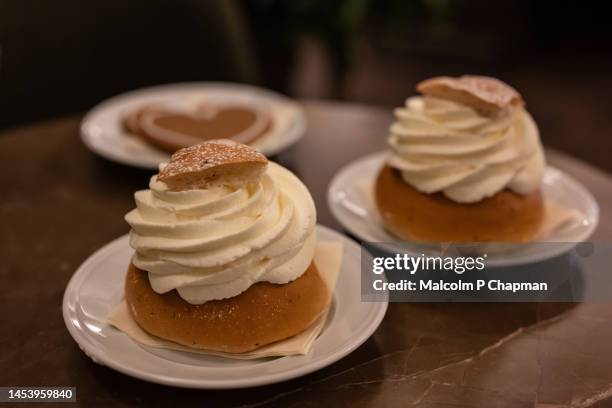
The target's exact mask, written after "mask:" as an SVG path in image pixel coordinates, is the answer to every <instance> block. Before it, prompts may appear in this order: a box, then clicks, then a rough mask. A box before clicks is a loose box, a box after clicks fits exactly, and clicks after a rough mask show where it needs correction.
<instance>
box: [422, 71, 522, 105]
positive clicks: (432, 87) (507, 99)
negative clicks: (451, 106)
mask: <svg viewBox="0 0 612 408" xmlns="http://www.w3.org/2000/svg"><path fill="white" fill-rule="evenodd" d="M417 90H418V91H419V92H421V93H422V94H423V95H428V96H433V97H435V98H440V99H447V100H451V101H453V102H457V103H461V104H464V105H468V106H471V107H472V108H474V109H476V110H478V111H480V112H482V113H487V114H494V113H496V112H498V111H499V110H501V109H504V108H505V107H507V106H509V105H511V104H513V105H523V98H522V97H521V95H520V94H519V93H518V92H517V91H516V90H515V89H514V88H512V87H511V86H510V85H508V84H506V83H505V82H502V81H500V80H499V79H495V78H491V77H486V76H478V75H463V76H461V77H459V78H453V77H446V76H441V77H435V78H430V79H426V80H424V81H422V82H420V83H419V84H418V85H417Z"/></svg>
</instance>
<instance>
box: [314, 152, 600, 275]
mask: <svg viewBox="0 0 612 408" xmlns="http://www.w3.org/2000/svg"><path fill="white" fill-rule="evenodd" d="M388 154H389V151H388V150H379V151H376V152H372V153H369V154H367V155H364V156H361V157H358V158H356V159H355V160H352V161H350V162H348V163H346V164H345V165H344V166H342V167H341V168H340V169H339V170H338V171H336V173H335V174H334V176H333V177H332V179H331V180H330V182H329V184H328V188H327V195H326V199H327V206H328V207H329V209H330V212H331V213H332V215H333V216H334V219H335V220H336V221H337V222H338V223H339V224H340V225H341V226H342V228H344V229H345V230H346V231H348V232H349V233H350V234H352V235H353V236H355V237H356V238H358V239H359V240H362V241H365V242H370V243H372V244H375V242H374V241H370V240H369V238H368V237H365V236H363V235H362V234H360V233H359V232H358V231H357V230H356V229H355V228H354V227H353V226H352V225H351V224H350V223H346V222H345V220H344V218H343V216H342V215H341V214H340V215H339V212H340V211H341V210H340V209H339V205H338V204H337V203H336V202H335V199H334V195H335V194H336V192H337V191H338V190H340V188H339V185H340V179H342V178H345V177H346V175H347V174H350V172H351V170H352V169H353V168H357V167H359V166H360V165H363V163H364V162H367V161H375V160H380V161H382V160H384V157H385V156H386V155H388ZM546 170H547V171H553V172H555V173H557V174H560V175H561V176H562V177H563V178H564V179H565V180H566V181H567V182H568V183H569V184H570V185H571V186H572V188H573V189H576V190H579V191H580V192H581V194H582V195H583V196H584V197H585V198H586V200H587V202H588V206H589V207H590V209H591V211H592V212H590V213H589V214H592V216H593V222H592V223H591V225H590V226H589V228H588V229H587V230H586V231H585V232H584V233H583V234H581V235H580V237H579V238H580V239H579V240H577V241H575V242H572V244H573V245H575V244H577V243H579V242H584V241H586V240H587V239H588V238H589V237H590V236H592V235H593V233H594V232H595V230H596V229H597V226H598V225H599V220H600V212H601V210H600V207H599V203H598V202H597V200H596V199H595V196H593V194H592V193H591V192H590V191H589V189H588V188H586V187H585V186H584V185H583V184H582V183H581V182H580V181H579V180H577V179H576V178H574V177H573V176H572V175H570V174H568V173H567V172H565V171H563V170H561V169H560V168H558V167H556V166H552V165H549V164H547V165H546ZM345 190H346V189H345ZM389 242H391V241H389ZM394 242H397V243H402V242H403V241H400V240H396V241H394ZM564 248H565V247H564ZM569 249H571V248H570V247H568V248H566V249H564V250H563V251H561V252H559V253H556V254H554V255H550V256H543V257H539V258H537V259H535V258H534V259H532V258H530V259H528V260H524V261H521V260H520V259H519V260H516V259H515V258H513V259H515V262H512V261H509V262H508V261H506V262H498V263H499V264H498V263H496V264H495V265H492V266H512V265H523V264H527V263H534V262H540V261H543V260H546V259H550V258H552V257H554V256H558V255H560V254H561V253H564V252H566V251H567V250H569Z"/></svg>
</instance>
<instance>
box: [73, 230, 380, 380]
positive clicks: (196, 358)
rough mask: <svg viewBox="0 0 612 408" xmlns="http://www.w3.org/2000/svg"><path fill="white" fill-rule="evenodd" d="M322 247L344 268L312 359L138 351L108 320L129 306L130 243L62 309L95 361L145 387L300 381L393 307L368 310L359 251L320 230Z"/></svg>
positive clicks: (76, 280)
mask: <svg viewBox="0 0 612 408" xmlns="http://www.w3.org/2000/svg"><path fill="white" fill-rule="evenodd" d="M317 234H318V237H319V239H320V240H321V241H342V243H343V246H344V254H343V258H342V267H341V271H340V274H339V275H338V281H337V284H336V288H335V291H334V294H333V301H332V305H331V310H330V312H329V314H328V317H327V321H326V323H325V326H324V328H323V331H322V332H321V334H320V335H319V337H318V338H317V339H316V340H315V343H314V345H313V347H312V350H310V352H309V353H308V354H307V355H303V356H289V357H282V358H265V359H256V360H233V359H228V358H222V357H215V356H207V355H201V354H196V353H188V352H180V351H174V350H167V349H154V348H150V347H146V346H143V345H140V344H138V343H136V342H135V341H133V340H132V339H131V338H129V337H128V336H127V335H125V334H124V333H122V332H121V331H119V330H117V329H115V328H114V327H111V326H110V325H109V324H108V323H107V322H106V319H107V317H108V315H109V314H110V312H111V310H112V309H113V307H114V306H115V305H117V304H118V303H119V302H120V301H121V299H122V298H123V284H124V280H125V274H126V272H127V265H128V264H129V262H130V259H131V257H132V254H133V250H132V249H131V248H130V247H129V245H128V236H127V235H124V236H122V237H120V238H117V239H116V240H114V241H112V242H110V243H109V244H107V245H106V246H104V247H102V248H100V249H99V250H98V251H97V252H95V253H94V254H93V255H91V256H90V257H89V258H88V259H87V260H86V261H85V262H84V263H83V264H82V265H81V266H80V267H79V268H78V269H77V271H76V272H75V273H74V275H73V276H72V278H71V279H70V282H69V283H68V286H67V287H66V291H65V293H64V301H63V315H64V322H65V323H66V327H67V328H68V331H69V332H70V334H71V335H72V337H73V338H74V340H75V341H76V342H77V343H78V345H79V347H80V348H81V350H83V352H85V354H87V355H88V356H89V357H90V358H91V359H92V360H94V361H95V362H97V363H99V364H103V365H106V366H108V367H110V368H113V369H115V370H117V371H120V372H122V373H124V374H127V375H130V376H133V377H136V378H140V379H143V380H147V381H151V382H155V383H160V384H166V385H172V386H177V387H186V388H206V389H224V388H243V387H253V386H258V385H264V384H271V383H276V382H281V381H285V380H289V379H291V378H295V377H299V376H302V375H305V374H308V373H311V372H313V371H315V370H319V369H321V368H323V367H326V366H328V365H330V364H332V363H333V362H335V361H337V360H339V359H341V358H342V357H344V356H346V355H347V354H349V353H350V352H352V351H353V350H355V349H356V348H357V347H359V346H360V345H361V344H362V343H363V342H365V341H366V340H367V339H368V338H369V337H370V336H371V335H372V333H373V332H374V331H375V330H376V328H377V327H378V326H379V324H380V322H381V321H382V319H383V317H384V316H385V312H386V310H387V302H362V301H361V279H360V271H361V268H360V263H361V253H360V247H359V245H357V244H356V243H355V242H354V241H352V240H350V239H349V238H346V237H345V236H344V235H342V234H339V233H338V232H335V231H333V230H331V229H329V228H326V227H323V226H320V225H319V226H317Z"/></svg>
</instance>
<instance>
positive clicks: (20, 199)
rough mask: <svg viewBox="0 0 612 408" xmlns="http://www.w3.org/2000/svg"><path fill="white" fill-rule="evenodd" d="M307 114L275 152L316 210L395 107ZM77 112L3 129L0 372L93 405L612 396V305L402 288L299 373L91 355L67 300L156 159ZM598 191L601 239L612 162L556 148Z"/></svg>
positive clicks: (6, 381)
mask: <svg viewBox="0 0 612 408" xmlns="http://www.w3.org/2000/svg"><path fill="white" fill-rule="evenodd" d="M304 105H305V107H306V112H307V118H308V126H309V130H308V132H307V135H306V136H305V137H304V139H303V140H302V141H301V142H300V143H299V144H297V145H296V146H294V147H293V148H292V149H290V150H288V151H286V152H284V153H282V154H280V155H279V156H277V157H275V158H274V159H275V160H277V161H279V162H281V163H282V164H283V165H285V166H287V167H289V168H290V169H292V170H293V171H294V172H295V173H296V174H297V175H298V176H299V177H300V178H302V179H303V180H304V182H305V183H306V184H307V185H308V187H309V188H310V190H311V192H312V194H313V196H314V198H315V202H316V204H317V207H318V213H319V222H320V223H322V224H324V225H327V226H330V227H332V228H336V229H341V228H340V226H339V224H338V223H337V222H336V221H335V220H334V219H333V218H332V216H331V214H330V212H329V210H328V208H327V204H326V199H325V195H326V190H327V186H328V183H329V180H330V179H331V177H332V176H333V175H334V173H335V172H336V171H337V170H338V169H339V168H340V167H341V166H343V165H344V164H346V163H348V162H350V161H351V160H354V159H355V158H358V157H360V156H362V155H364V154H367V153H370V152H372V151H376V150H379V149H382V148H384V145H385V139H386V134H387V131H386V129H387V127H388V126H389V123H390V121H391V119H392V118H391V114H390V112H388V111H386V110H382V109H380V108H374V107H368V106H363V105H352V104H341V103H333V102H321V101H305V102H304ZM79 121H80V118H79V117H68V118H61V119H57V120H53V121H48V122H44V123H38V124H33V125H29V126H24V127H20V128H16V129H13V130H10V131H5V132H3V133H1V134H0V163H1V164H0V168H1V169H2V176H1V177H0V197H1V199H0V225H1V227H0V257H1V258H2V260H3V266H2V268H0V280H1V281H2V282H3V284H2V285H1V286H0V305H1V306H0V312H1V313H2V321H3V328H2V331H0V333H1V334H0V347H1V349H2V353H1V354H0V368H1V370H0V385H2V386H8V385H13V386H15V385H21V386H25V385H31V386H34V385H36V386H55V385H56V386H59V385H71V386H76V387H77V395H78V404H79V405H83V406H105V407H111V406H133V405H144V406H156V405H165V404H173V405H175V406H181V407H183V406H202V405H205V406H216V407H217V406H218V407H223V406H262V407H267V406H270V407H273V406H291V407H309V406H332V405H335V406H353V407H361V406H391V407H394V406H416V407H532V406H537V407H587V406H594V407H605V406H612V305H610V304H604V303H600V304H560V303H545V304H533V303H506V304H412V303H394V304H391V305H390V306H389V309H388V313H387V315H386V317H385V319H384V321H383V323H382V324H381V326H380V328H379V329H378V330H377V331H376V332H375V334H374V335H373V336H372V337H371V338H370V339H369V340H368V341H367V342H366V343H365V344H364V345H363V346H361V347H360V348H358V349H357V350H356V351H354V352H353V353H351V354H350V355H349V356H347V357H346V358H344V359H342V360H340V361H339V362H337V363H335V364H333V365H331V366H329V367H327V368H325V369H322V370H320V371H318V372H315V373H313V374H310V375H307V376H305V377H302V378H298V379H294V380H291V381H287V382H284V383H280V384H275V385H270V386H265V387H258V388H252V389H244V390H234V391H197V390H184V389H174V388H169V387H165V386H160V385H155V384H150V383H146V382H143V381H140V380H136V379H133V378H130V377H127V376H125V375H123V374H120V373H117V372H115V371H113V370H111V369H109V368H106V367H103V366H100V365H97V364H95V363H93V362H92V361H91V360H90V359H89V358H88V357H87V356H85V354H83V353H82V352H81V351H80V350H79V348H78V346H77V345H76V343H75V342H74V341H73V340H72V338H71V337H70V335H69V334H68V331H67V330H66V329H65V327H64V323H63V320H62V316H61V301H62V295H63V291H64V288H65V285H66V283H67V282H68V280H69V278H70V276H71V275H72V273H73V272H74V270H75V269H76V268H77V267H78V266H79V264H80V263H81V262H82V261H83V260H84V259H85V258H87V257H88V256H89V255H90V254H91V253H92V252H93V251H95V250H96V249H98V248H99V247H100V246H102V245H103V244H105V243H107V242H108V241H110V240H112V239H114V238H116V237H117V236H119V235H122V234H125V233H126V232H127V231H128V226H127V225H126V224H125V222H124V221H123V215H124V214H125V213H126V212H127V211H129V210H130V209H131V208H132V207H133V198H132V193H133V192H134V191H135V190H137V189H140V188H143V187H144V186H145V185H146V183H147V180H148V178H149V176H150V173H149V172H146V171H143V170H138V169H133V168H129V167H125V166H121V165H118V164H114V163H110V162H108V161H106V160H104V159H101V158H99V157H97V156H95V155H94V154H93V153H91V152H89V151H88V150H87V149H86V148H85V147H84V146H83V144H82V143H81V142H80V140H79V136H78V125H79ZM547 157H548V160H549V162H551V163H552V164H554V165H555V166H557V167H559V168H561V169H563V170H564V171H566V172H568V173H570V174H571V175H573V176H574V177H575V178H577V179H578V180H580V181H581V182H582V183H584V185H586V186H587V187H588V188H589V190H590V191H591V192H592V193H593V194H594V195H595V197H596V198H597V200H598V202H599V204H600V207H601V223H600V226H599V228H598V229H597V231H596V232H595V235H594V237H593V240H598V241H610V240H612V218H610V214H612V177H611V176H610V175H608V174H606V173H604V172H602V171H600V170H598V169H596V168H594V167H592V166H590V165H588V164H586V163H584V162H581V161H578V160H575V159H573V158H571V157H569V156H567V155H564V154H561V153H559V152H556V151H552V150H548V151H547Z"/></svg>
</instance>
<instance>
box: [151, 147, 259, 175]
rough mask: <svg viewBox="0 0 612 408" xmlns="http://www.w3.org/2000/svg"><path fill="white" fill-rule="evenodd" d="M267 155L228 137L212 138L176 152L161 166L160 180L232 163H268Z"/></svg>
mask: <svg viewBox="0 0 612 408" xmlns="http://www.w3.org/2000/svg"><path fill="white" fill-rule="evenodd" d="M267 162H268V160H267V159H266V157H265V156H264V155H263V154H261V153H259V152H258V151H256V150H255V149H253V148H251V147H249V146H247V145H244V144H240V143H236V142H234V141H231V140H228V139H220V140H210V141H207V142H204V143H200V144H197V145H193V146H190V147H186V148H184V149H181V150H178V151H177V152H176V153H174V154H173V155H172V157H171V159H170V162H169V163H168V165H167V166H165V167H163V168H160V172H159V175H158V177H157V178H158V180H160V181H164V180H168V179H170V178H173V177H175V176H178V175H183V174H188V173H195V172H198V171H202V170H207V169H211V168H213V167H216V166H221V165H226V164H232V163H261V164H266V163H267Z"/></svg>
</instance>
